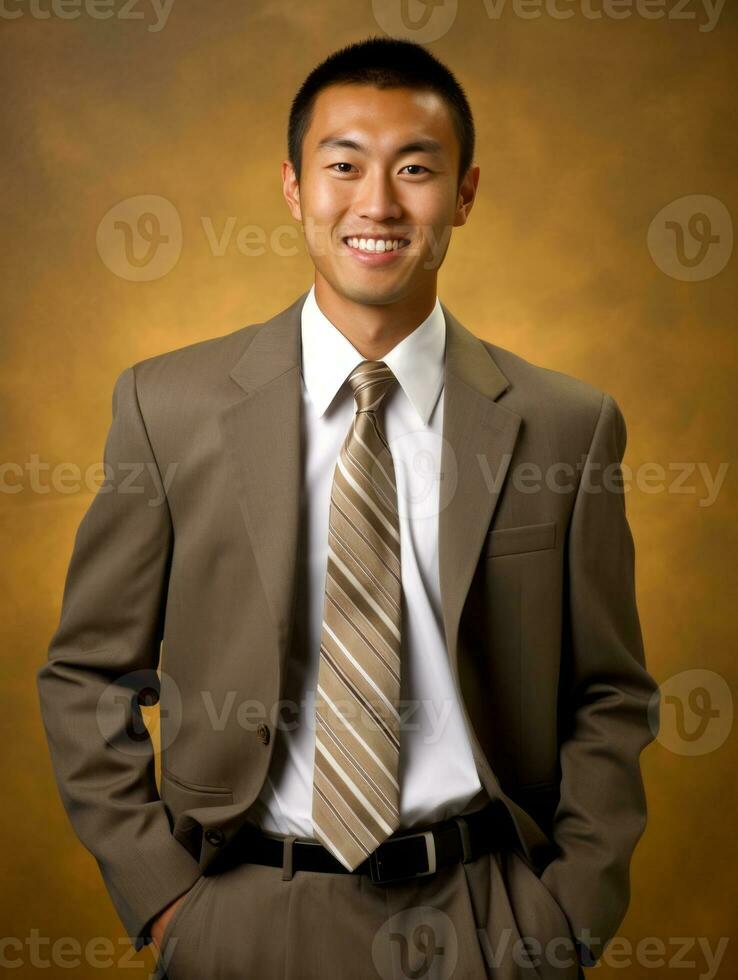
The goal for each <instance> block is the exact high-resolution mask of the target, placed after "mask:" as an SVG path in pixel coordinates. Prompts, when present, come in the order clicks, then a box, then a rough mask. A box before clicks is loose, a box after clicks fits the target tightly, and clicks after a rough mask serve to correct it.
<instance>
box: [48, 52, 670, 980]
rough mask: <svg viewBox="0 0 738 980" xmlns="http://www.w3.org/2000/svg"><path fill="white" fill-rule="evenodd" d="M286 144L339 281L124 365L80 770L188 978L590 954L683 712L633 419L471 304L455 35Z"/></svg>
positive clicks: (106, 494)
mask: <svg viewBox="0 0 738 980" xmlns="http://www.w3.org/2000/svg"><path fill="white" fill-rule="evenodd" d="M288 143H289V159H288V160H286V161H285V162H284V163H283V165H282V177H283V186H284V195H285V198H286V200H287V203H288V206H289V208H290V211H291V213H292V215H293V216H294V218H296V219H297V220H299V221H300V222H301V224H302V226H303V229H304V233H305V240H306V244H307V248H308V250H309V252H310V255H311V258H312V260H313V263H314V266H315V282H314V285H313V286H312V288H311V289H310V290H309V291H308V293H307V294H303V295H302V296H300V297H299V298H298V299H297V300H296V301H295V302H294V303H293V304H292V305H291V306H289V307H288V308H287V309H285V310H283V311H282V312H281V313H279V314H277V315H276V316H274V317H272V318H271V319H269V320H267V321H266V322H264V323H260V324H255V325H251V326H248V327H245V328H243V329H241V330H237V331H236V332H235V333H231V334H229V335H227V336H225V337H220V338H216V339H213V340H209V341H205V342H202V343H197V344H194V345H191V346H189V347H186V348H183V349H180V350H176V351H173V352H169V353H165V354H163V355H159V356H157V357H152V358H148V359H147V360H145V361H141V362H139V363H137V364H135V365H134V366H133V367H130V368H127V369H126V370H125V371H123V373H122V374H121V375H120V376H119V378H118V379H117V382H116V386H115V392H114V398H113V422H112V426H111V429H110V432H109V435H108V440H107V443H106V450H105V461H106V467H107V469H106V483H105V485H104V486H103V487H102V488H101V490H100V492H99V493H98V495H97V496H96V498H95V500H94V501H93V503H92V505H91V507H90V509H89V511H88V513H87V514H86V516H85V518H84V520H83V522H82V524H81V526H80V529H79V531H78V534H77V538H76V541H75V547H74V552H73V555H72V559H71V564H70V569H69V573H68V577H67V583H66V588H65V594H64V601H63V608H62V614H61V621H60V624H59V627H58V630H57V631H56V633H55V635H54V637H53V639H52V641H51V646H50V651H49V660H48V662H47V663H46V664H45V665H44V666H43V667H42V668H41V670H40V671H39V677H38V682H39V690H40V697H41V705H42V711H43V717H44V722H45V725H46V729H47V733H48V737H49V743H50V748H51V753H52V758H53V762H54V766H55V771H56V775H57V779H58V783H59V787H60V791H61V795H62V799H63V801H64V804H65V807H66V809H67V811H68V813H69V816H70V819H71V820H72V823H73V825H74V828H75V830H76V832H77V833H78V835H79V837H80V838H81V840H82V841H83V843H84V844H85V845H86V846H87V847H88V848H89V850H90V851H91V852H92V853H93V854H94V855H95V857H96V859H97V860H98V862H99V865H100V868H101V871H102V874H103V876H104V879H105V882H106V885H107V887H108V889H109V892H110V895H111V898H112V900H113V902H114V903H115V906H116V909H117V911H118V913H119V915H120V917H121V919H122V921H123V923H124V924H125V926H126V929H127V930H128V931H129V933H130V935H131V936H132V937H134V939H135V943H136V947H137V948H140V947H141V946H142V945H143V944H145V943H148V942H150V941H151V940H152V939H153V941H154V942H155V943H156V945H157V947H158V948H159V949H160V951H161V962H162V965H163V966H165V967H166V968H167V970H168V975H169V976H170V977H172V978H173V980H177V978H180V977H181V978H185V977H195V976H209V975H213V976H218V977H241V976H257V975H258V976H264V977H299V978H300V980H306V978H310V977H323V976H326V975H336V976H352V977H376V976H381V977H385V976H386V977H390V976H421V975H433V976H444V977H450V976H455V977H486V976H492V975H494V976H495V977H508V978H514V977H520V976H532V975H536V976H539V977H541V978H546V977H559V978H568V977H580V976H581V975H582V971H581V966H582V965H591V964H592V963H594V962H595V961H596V959H597V958H598V957H599V956H600V955H601V952H602V949H603V946H604V944H605V943H606V942H607V940H608V939H609V938H611V937H612V935H613V934H614V933H615V930H616V929H617V927H618V925H619V923H620V922H621V920H622V917H623V915H624V913H625V911H626V908H627V904H628V900H629V879H628V870H629V863H630V859H631V856H632V853H633V850H634V847H635V845H636V843H637V841H638V839H639V838H640V836H641V834H642V832H643V830H644V827H645V822H646V805H645V798H644V790H643V784H642V779H641V773H640V768H639V755H640V752H641V750H642V749H643V748H644V746H646V745H647V744H648V743H649V742H650V741H651V740H652V739H653V737H654V731H653V719H654V717H655V711H654V709H655V707H656V706H657V687H656V684H655V682H654V680H653V679H652V678H651V677H650V675H649V674H648V673H647V671H646V669H645V662H644V654H643V646H642V639H641V631H640V625H639V619H638V613H637V609H636V602H635V594H634V593H635V588H634V552H633V542H632V537H631V534H630V530H629V527H628V523H627V520H626V516H625V507H624V500H623V495H622V488H621V486H620V485H619V477H620V462H621V460H622V456H623V453H624V450H625V442H626V430H625V423H624V421H623V416H622V414H621V412H620V409H619V407H618V405H617V403H616V402H615V400H614V399H613V398H612V396H611V395H609V394H608V393H605V392H602V391H599V390H597V389H596V388H594V387H592V386H590V385H588V384H586V383H585V382H583V381H579V380H576V379H574V378H571V377H568V376H566V375H564V374H561V373H559V372H556V371H551V370H547V369H545V368H542V367H538V366H536V365H533V364H531V363H529V362H527V361H525V360H523V359H522V358H520V357H518V356H516V355H515V354H513V353H511V352H509V351H506V350H503V349H501V348H499V347H497V346H495V345H493V344H491V343H488V342H485V341H482V340H480V339H478V338H477V337H476V336H475V335H474V333H472V332H471V331H469V330H467V329H466V328H465V327H464V326H462V325H461V324H460V323H459V321H458V320H456V318H455V317H454V316H453V315H452V314H451V312H450V311H449V310H448V309H447V308H446V307H445V306H444V305H442V304H441V302H440V300H439V299H438V296H437V275H438V268H439V266H440V264H441V262H442V261H443V258H444V256H445V254H446V250H447V248H448V245H449V242H450V238H451V230H452V228H454V227H457V226H461V225H463V224H464V223H465V222H466V221H467V219H468V217H469V214H470V212H471V209H472V205H473V203H474V199H475V195H476V192H477V187H478V181H479V173H480V171H479V167H478V166H476V165H474V164H473V156H474V125H473V119H472V114H471V111H470V109H469V105H468V102H467V99H466V97H465V95H464V92H463V90H462V89H461V87H460V86H459V84H458V82H457V81H456V79H455V78H454V76H453V75H452V73H451V72H450V71H449V70H448V69H447V68H446V67H445V66H443V65H442V64H440V63H439V62H438V61H437V60H436V59H435V58H434V57H433V56H432V55H430V54H429V53H428V52H427V51H426V50H425V49H424V48H422V47H420V46H418V45H415V44H412V43H410V42H406V41H398V40H391V39H381V38H375V39H369V40H367V41H364V42H361V43H358V44H355V45H351V46H349V47H348V48H346V49H343V50H341V51H338V52H336V53H335V54H333V55H332V56H331V57H330V58H328V59H327V60H326V61H325V62H324V63H323V64H322V65H320V66H318V67H317V68H316V69H315V70H314V71H313V72H312V73H311V74H310V76H309V77H308V78H307V79H306V81H305V82H304V84H303V86H302V88H301V89H300V91H299V93H298V95H297V97H296V98H295V100H294V102H293V105H292V111H291V114H290V123H289V134H288ZM134 464H135V465H134ZM531 466H534V467H536V468H537V470H538V472H539V477H540V478H539V480H538V484H537V486H535V488H534V489H533V491H532V490H531V483H530V476H531V469H530V468H531ZM132 468H135V480H133V481H132V479H131V475H130V473H131V472H132V471H133V469H132ZM129 471H130V472H129ZM523 474H527V475H526V476H525V477H524V479H523V478H519V477H523ZM126 481H127V482H126ZM131 484H132V485H131ZM613 484H614V485H613ZM160 648H161V652H162V659H161V664H162V671H161V677H160V676H159V675H158V674H157V667H158V665H159V661H160ZM157 700H158V701H159V702H160V709H161V710H160V717H161V738H162V774H161V786H160V787H159V788H157V785H156V782H155V778H154V764H153V752H152V747H151V742H150V740H149V738H148V733H147V731H146V729H145V727H144V726H143V725H142V724H141V711H140V708H141V705H142V704H151V703H154V702H156V701H157ZM649 707H650V710H651V712H652V714H651V724H649ZM536 944H538V945H537V946H536ZM172 947H173V949H172ZM431 966H433V969H434V971H435V972H433V973H432V974H431V973H427V972H425V971H427V970H429V969H430V968H431Z"/></svg>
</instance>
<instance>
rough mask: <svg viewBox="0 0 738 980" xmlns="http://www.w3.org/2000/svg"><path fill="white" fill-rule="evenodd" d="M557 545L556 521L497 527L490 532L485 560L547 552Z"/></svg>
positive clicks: (486, 542)
mask: <svg viewBox="0 0 738 980" xmlns="http://www.w3.org/2000/svg"><path fill="white" fill-rule="evenodd" d="M555 544H556V521H545V522H544V523H543V524H521V525H519V526H518V527H497V528H494V529H493V530H492V531H490V532H489V534H488V535H487V539H486V541H485V543H484V552H483V553H484V556H485V558H497V557H499V556H502V555H520V554H525V553H526V552H528V551H545V550H547V549H549V548H553V547H554V546H555Z"/></svg>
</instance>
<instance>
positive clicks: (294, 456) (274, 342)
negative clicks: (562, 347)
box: [219, 293, 520, 671]
mask: <svg viewBox="0 0 738 980" xmlns="http://www.w3.org/2000/svg"><path fill="white" fill-rule="evenodd" d="M306 295H307V294H306V293H304V294H303V295H302V296H300V297H299V298H298V299H297V300H296V301H295V302H294V303H293V304H292V305H291V306H290V307H288V308H287V309H286V310H283V311H282V312H281V313H279V314H277V316H275V317H273V318H272V319H271V320H268V321H267V322H266V323H265V324H264V325H263V326H262V327H261V329H260V330H259V331H258V332H257V334H256V336H255V337H254V339H253V340H252V342H251V343H250V344H249V346H248V348H247V349H246V351H245V353H244V354H243V355H242V356H241V358H240V359H239V360H238V362H237V363H236V364H235V366H234V367H233V369H232V370H231V372H230V376H231V378H233V380H234V381H235V382H236V384H238V386H239V387H240V388H241V389H242V391H243V395H242V396H241V397H239V398H238V400H237V401H236V402H234V403H233V404H231V405H229V406H228V407H227V408H225V409H224V410H222V411H221V413H220V417H219V420H220V425H221V428H222V432H223V436H224V444H225V447H226V451H227V454H228V457H229V460H230V465H231V466H232V470H233V473H234V477H235V480H236V486H237V492H238V498H239V504H240V508H241V513H242V515H243V519H244V523H245V525H246V530H247V532H248V536H249V539H250V542H251V546H252V548H253V551H254V555H255V559H256V563H257V566H258V569H259V574H260V576H261V579H262V582H263V585H264V590H265V592H266V596H267V601H268V603H269V607H270V609H271V612H272V616H273V619H274V625H275V628H276V630H277V637H278V642H279V650H280V663H281V665H283V664H284V658H285V656H286V653H287V649H288V647H289V634H290V625H291V623H290V620H291V610H292V600H293V597H294V587H295V567H296V561H295V558H296V554H297V545H298V521H299V506H300V489H301V483H302V466H303V446H302V431H303V430H302V382H301V373H300V371H301V342H300V326H301V318H300V312H301V310H302V305H303V303H304V301H305V297H306ZM443 312H444V316H445V319H446V356H445V368H444V371H445V374H444V396H443V397H444V408H443V444H442V455H441V472H442V477H441V479H442V480H443V483H442V488H441V498H442V501H447V502H446V503H445V506H443V507H442V509H441V510H440V513H439V520H438V535H439V538H438V551H439V575H440V588H441V600H442V609H443V618H444V628H445V636H446V644H447V650H448V655H449V659H450V661H451V664H452V667H453V669H454V671H456V657H457V634H458V626H459V620H460V616H461V611H462V609H463V606H464V601H465V599H466V596H467V593H468V591H469V587H470V585H471V581H472V577H473V575H474V570H475V568H476V565H477V562H478V560H479V555H480V552H481V549H482V544H483V541H484V538H485V536H486V534H487V531H488V529H489V525H490V522H491V520H492V517H493V514H494V511H495V508H496V506H497V502H498V500H499V496H500V490H501V486H502V483H503V481H504V478H505V475H506V473H507V468H508V465H509V462H510V457H511V455H512V453H513V449H514V447H515V441H516V439H517V434H518V429H519V426H520V416H519V415H516V414H515V413H514V412H511V411H510V410H509V409H507V408H504V407H502V406H501V405H498V404H497V402H496V401H495V399H496V398H497V397H498V396H499V395H500V394H501V393H502V392H503V391H505V389H506V388H508V387H509V382H508V381H507V379H506V377H505V376H504V375H503V373H502V372H501V371H500V369H499V368H498V366H497V365H496V364H495V362H494V360H493V359H492V357H491V356H490V355H489V353H488V351H487V349H486V347H485V346H484V344H483V343H482V341H481V340H479V339H478V338H477V337H475V336H474V335H473V334H472V333H470V332H469V331H468V330H467V329H466V328H465V327H463V326H462V324H461V323H459V321H458V320H457V319H456V318H455V317H454V316H453V314H451V312H450V311H449V310H448V309H446V307H445V306H443Z"/></svg>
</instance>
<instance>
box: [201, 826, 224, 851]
mask: <svg viewBox="0 0 738 980" xmlns="http://www.w3.org/2000/svg"><path fill="white" fill-rule="evenodd" d="M205 840H206V841H207V842H208V844H212V845H213V847H220V845H221V844H222V843H223V842H224V841H225V834H224V833H223V831H222V830H206V831H205Z"/></svg>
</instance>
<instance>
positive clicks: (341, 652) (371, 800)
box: [312, 360, 402, 871]
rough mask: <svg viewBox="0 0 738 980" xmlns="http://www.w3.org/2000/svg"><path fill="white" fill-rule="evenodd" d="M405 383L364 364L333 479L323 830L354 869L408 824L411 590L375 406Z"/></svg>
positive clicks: (321, 835)
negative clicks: (405, 694)
mask: <svg viewBox="0 0 738 980" xmlns="http://www.w3.org/2000/svg"><path fill="white" fill-rule="evenodd" d="M395 381H396V378H395V376H394V374H393V373H392V371H391V370H390V369H389V368H388V367H387V365H386V364H385V363H384V361H366V360H365V361H362V362H361V363H360V364H358V365H357V367H356V368H354V370H353V371H352V372H351V374H350V375H349V377H348V383H349V385H350V386H351V389H352V391H353V393H354V398H355V399H356V414H355V415H354V419H353V421H352V423H351V427H350V428H349V431H348V433H347V435H346V438H345V440H344V442H343V445H342V447H341V451H340V454H339V456H338V460H337V462H336V467H335V470H334V474H333V485H332V488H331V502H330V513H329V519H328V565H327V573H326V581H325V604H324V611H323V626H322V632H321V641H320V667H319V671H318V688H317V695H316V718H315V721H316V724H315V765H314V771H313V807H312V818H313V828H314V832H315V835H316V837H317V838H318V839H319V840H320V841H321V843H322V844H323V845H324V846H325V847H326V848H327V849H328V850H329V851H331V853H332V854H333V855H334V856H335V857H336V858H337V859H338V860H339V861H340V862H341V864H343V865H344V866H345V867H346V868H347V869H348V870H350V871H353V870H354V868H355V867H356V866H357V865H358V864H360V863H361V862H362V861H363V860H365V859H366V858H367V857H368V856H369V855H370V854H371V853H372V852H373V851H374V850H375V849H376V848H377V847H378V846H379V844H380V843H381V842H382V841H383V840H384V839H385V838H386V837H388V836H389V835H390V834H392V833H393V832H394V831H395V830H397V829H398V827H399V825H400V808H399V797H400V787H399V779H398V760H399V751H400V717H399V714H398V702H399V697H400V626H401V612H402V585H401V574H400V525H399V520H398V513H397V486H396V483H395V468H394V464H393V461H392V455H391V453H390V449H389V446H388V445H387V442H386V440H385V437H384V434H383V433H382V431H381V429H380V426H379V423H378V420H377V416H376V410H377V408H378V406H379V404H380V402H381V401H382V398H383V397H384V396H385V394H386V393H387V391H388V390H389V389H390V387H391V386H392V384H393V383H394V382H395Z"/></svg>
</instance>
